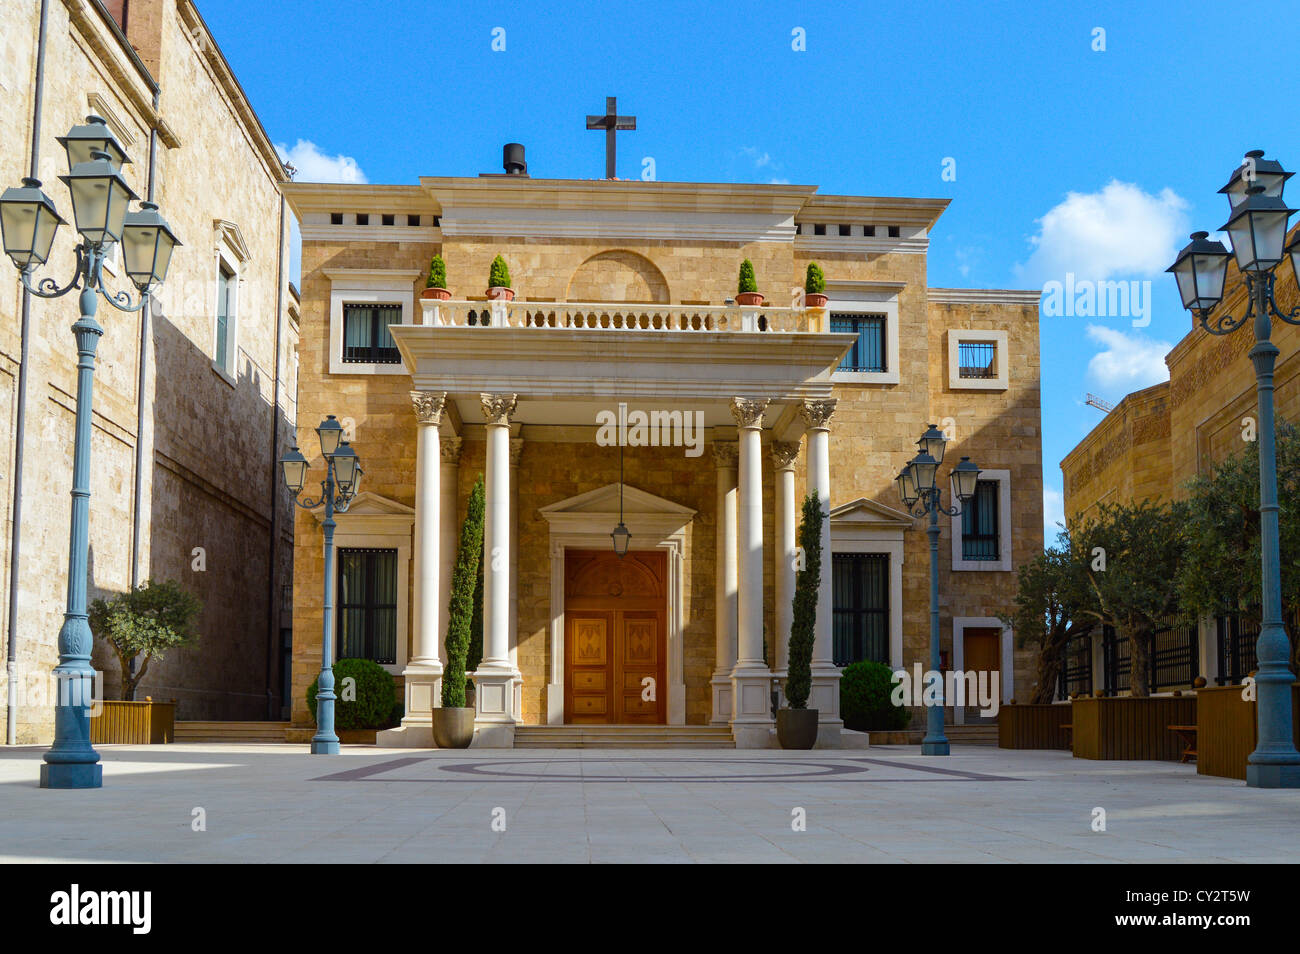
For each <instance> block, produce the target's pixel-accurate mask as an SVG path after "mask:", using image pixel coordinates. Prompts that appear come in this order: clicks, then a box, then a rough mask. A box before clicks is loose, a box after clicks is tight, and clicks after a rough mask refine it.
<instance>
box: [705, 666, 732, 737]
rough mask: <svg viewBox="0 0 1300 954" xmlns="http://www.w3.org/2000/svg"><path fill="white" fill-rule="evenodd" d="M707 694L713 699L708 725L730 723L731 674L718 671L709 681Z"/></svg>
mask: <svg viewBox="0 0 1300 954" xmlns="http://www.w3.org/2000/svg"><path fill="white" fill-rule="evenodd" d="M709 694H710V696H711V698H712V699H713V716H712V718H710V719H709V724H710V725H726V724H727V723H729V722H730V721H731V716H732V711H731V710H732V704H731V673H730V672H723V671H721V670H718V671H716V672H714V674H713V678H712V679H710V680H709Z"/></svg>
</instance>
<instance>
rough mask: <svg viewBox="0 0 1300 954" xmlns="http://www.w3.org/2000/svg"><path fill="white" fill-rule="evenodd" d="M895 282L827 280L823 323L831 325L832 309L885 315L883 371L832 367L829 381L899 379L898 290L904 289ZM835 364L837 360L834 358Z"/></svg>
mask: <svg viewBox="0 0 1300 954" xmlns="http://www.w3.org/2000/svg"><path fill="white" fill-rule="evenodd" d="M903 287H905V286H902V285H898V284H896V283H893V282H890V283H875V282H827V283H826V296H827V298H828V299H829V300H828V301H827V303H826V322H827V324H826V327H827V328H829V327H830V320H831V315H832V314H835V313H837V312H838V313H841V314H845V313H847V314H854V315H884V316H885V370H884V371H839V370H836V371H832V372H831V381H833V382H834V383H836V384H898V383H899V380H900V378H899V370H898V365H899V348H898V338H899V327H898V326H899V318H898V293H899V292H900V291H901V290H902V289H903ZM837 364H838V362H837Z"/></svg>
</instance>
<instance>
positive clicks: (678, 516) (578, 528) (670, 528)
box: [538, 483, 695, 548]
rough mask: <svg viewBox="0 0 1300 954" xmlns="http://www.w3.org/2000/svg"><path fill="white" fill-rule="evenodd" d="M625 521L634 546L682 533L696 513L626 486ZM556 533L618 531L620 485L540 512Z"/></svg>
mask: <svg viewBox="0 0 1300 954" xmlns="http://www.w3.org/2000/svg"><path fill="white" fill-rule="evenodd" d="M622 511H623V522H624V523H625V524H627V528H628V531H629V532H630V533H631V534H632V546H633V548H636V546H637V543H638V537H639V538H640V539H641V540H647V539H655V540H659V539H662V538H663V537H666V536H669V535H671V534H674V533H676V532H678V531H679V530H681V529H682V528H683V527H685V526H686V525H687V524H689V523H690V522H691V521H692V520H694V519H695V511H694V510H692V509H691V508H690V507H684V506H682V505H681V504H679V503H674V502H673V501H671V500H668V499H666V498H664V497H660V496H657V495H655V494H652V493H650V492H648V491H645V490H640V489H638V488H636V487H632V486H629V485H628V484H623V506H622ZM538 513H540V514H541V515H542V517H543V519H545V520H546V522H547V523H549V524H550V526H551V532H552V533H604V534H608V533H609V532H610V531H611V530H613V529H614V524H616V523H617V522H618V515H619V485H618V484H617V483H612V484H606V485H605V486H604V487H599V488H597V489H596V490H589V491H587V492H586V493H583V494H578V495H577V496H575V497H569V498H567V499H565V500H560V501H557V502H556V503H553V504H547V505H546V506H545V507H541V508H540V509H539V510H538Z"/></svg>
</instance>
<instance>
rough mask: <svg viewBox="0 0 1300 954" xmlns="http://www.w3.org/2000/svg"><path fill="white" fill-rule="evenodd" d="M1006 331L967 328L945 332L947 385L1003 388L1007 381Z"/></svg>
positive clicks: (1003, 389) (954, 386)
mask: <svg viewBox="0 0 1300 954" xmlns="http://www.w3.org/2000/svg"><path fill="white" fill-rule="evenodd" d="M1007 372H1008V360H1007V333H1006V332H1005V331H991V330H983V329H974V328H966V329H962V330H952V331H949V332H948V387H950V388H953V389H956V390H965V391H1005V390H1006V389H1007V388H1008V387H1009V386H1010V385H1009V381H1010V378H1009V375H1008V373H1007Z"/></svg>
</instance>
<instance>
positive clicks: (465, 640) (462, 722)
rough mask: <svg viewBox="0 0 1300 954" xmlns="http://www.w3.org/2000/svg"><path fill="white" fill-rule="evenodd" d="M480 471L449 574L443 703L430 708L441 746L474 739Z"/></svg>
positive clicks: (460, 744)
mask: <svg viewBox="0 0 1300 954" xmlns="http://www.w3.org/2000/svg"><path fill="white" fill-rule="evenodd" d="M483 514H484V491H483V475H482V474H480V475H479V478H478V480H476V481H475V482H474V489H473V490H471V491H470V495H469V506H468V507H467V509H466V513H465V522H464V523H462V524H461V526H460V549H459V551H458V552H457V554H456V566H455V568H454V569H453V570H452V574H451V601H450V603H449V604H448V606H447V665H446V667H445V668H444V669H443V671H442V705H441V706H435V707H434V710H433V741H434V744H435V745H437V746H438V748H440V749H464V748H468V747H469V744H470V743H471V742H473V741H474V708H473V707H472V706H467V705H466V704H465V660H466V659H467V658H468V656H469V648H470V629H471V626H472V623H473V617H474V589H475V584H476V583H477V579H478V569H479V561H480V560H481V558H482V555H483Z"/></svg>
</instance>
